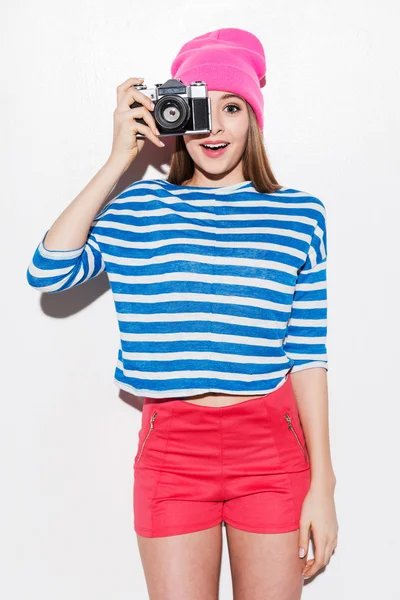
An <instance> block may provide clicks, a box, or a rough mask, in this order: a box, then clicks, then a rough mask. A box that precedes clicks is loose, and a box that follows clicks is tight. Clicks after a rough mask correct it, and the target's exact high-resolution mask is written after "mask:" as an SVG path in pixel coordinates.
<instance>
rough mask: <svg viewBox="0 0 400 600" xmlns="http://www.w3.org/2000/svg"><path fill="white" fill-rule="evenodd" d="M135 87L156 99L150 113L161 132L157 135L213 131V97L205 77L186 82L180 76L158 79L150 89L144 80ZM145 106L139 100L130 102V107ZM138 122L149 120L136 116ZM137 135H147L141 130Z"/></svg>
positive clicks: (139, 136)
mask: <svg viewBox="0 0 400 600" xmlns="http://www.w3.org/2000/svg"><path fill="white" fill-rule="evenodd" d="M132 87H134V88H136V89H138V90H140V91H141V92H142V93H143V94H145V95H146V96H148V97H149V98H150V99H151V100H152V102H153V103H154V110H153V111H151V114H152V115H153V117H154V120H155V122H156V127H157V129H158V131H159V132H160V135H159V136H157V137H162V136H168V135H184V134H185V135H187V134H196V133H210V131H211V127H212V126H211V100H210V98H209V97H208V95H207V85H206V83H205V82H204V81H193V82H192V83H191V84H190V85H188V86H186V85H184V84H183V83H182V81H181V80H180V79H168V81H166V82H165V83H156V84H155V87H154V88H149V89H147V86H146V85H144V84H143V83H139V84H136V85H133V86H132ZM137 106H142V104H140V103H139V102H134V103H133V104H130V105H129V108H136V107H137ZM136 121H137V122H138V123H143V124H144V125H147V123H146V122H145V121H144V120H143V119H141V118H137V119H136ZM136 137H137V138H144V137H146V136H144V135H143V134H141V133H137V134H136Z"/></svg>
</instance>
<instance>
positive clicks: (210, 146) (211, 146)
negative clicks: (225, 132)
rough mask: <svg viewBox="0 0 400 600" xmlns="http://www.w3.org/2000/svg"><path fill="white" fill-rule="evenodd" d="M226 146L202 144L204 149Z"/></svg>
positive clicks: (223, 146) (223, 145)
mask: <svg viewBox="0 0 400 600" xmlns="http://www.w3.org/2000/svg"><path fill="white" fill-rule="evenodd" d="M227 145H228V144H203V146H204V148H225V146H227Z"/></svg>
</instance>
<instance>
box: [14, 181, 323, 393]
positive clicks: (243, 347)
mask: <svg viewBox="0 0 400 600" xmlns="http://www.w3.org/2000/svg"><path fill="white" fill-rule="evenodd" d="M46 234H47V232H46ZM46 234H45V235H44V237H43V239H42V241H41V242H40V243H39V245H38V247H37V248H36V250H35V252H34V254H33V257H32V260H31V263H30V265H29V267H28V270H27V274H26V277H27V281H28V283H29V284H30V285H31V286H32V287H34V288H35V289H37V290H39V291H41V292H46V293H54V292H60V291H62V290H66V289H68V288H71V287H73V286H77V285H80V284H81V283H83V282H85V281H87V280H88V279H91V278H93V277H96V276H97V275H99V274H100V273H101V272H102V271H106V272H107V275H108V279H109V282H110V287H111V291H112V294H113V299H114V303H115V309H116V312H117V318H118V324H119V332H120V348H119V350H118V359H117V365H116V368H115V373H114V383H115V384H116V385H117V386H118V387H119V388H122V389H124V390H127V391H128V392H131V393H133V394H135V395H137V396H142V397H153V398H164V397H173V398H184V397H186V396H192V395H197V394H203V393H206V392H217V393H225V394H242V395H243V394H244V395H253V394H254V395H256V394H260V395H264V394H267V393H269V392H272V391H274V390H275V389H277V388H278V387H280V386H281V385H282V384H283V383H284V382H285V381H286V379H287V375H288V373H289V371H291V372H295V371H299V370H301V369H307V368H310V367H324V368H325V369H327V368H328V366H327V351H326V335H327V287H326V252H327V242H326V212H325V207H324V205H323V203H322V202H321V200H319V199H318V198H316V197H314V196H312V195H310V194H308V193H305V192H301V191H299V190H295V189H291V188H283V189H281V190H279V191H277V192H274V193H270V194H266V193H259V192H257V190H256V189H255V188H254V187H253V185H252V182H251V181H246V182H242V183H238V184H235V185H230V186H223V187H219V188H207V187H193V186H191V187H187V186H178V185H174V184H171V183H168V182H167V181H165V180H164V179H146V180H142V181H137V182H135V183H133V184H131V185H129V186H128V187H127V188H125V190H123V192H121V193H120V194H119V195H118V196H116V197H115V198H113V199H112V200H111V201H110V202H109V203H108V204H107V205H106V206H105V207H104V208H103V210H102V211H101V212H100V213H98V214H97V215H96V217H95V218H94V220H93V222H92V224H91V227H90V230H89V235H88V239H87V242H86V243H85V244H84V245H83V246H81V247H80V248H77V249H76V250H49V249H47V248H46V247H45V246H44V243H43V242H44V240H45V237H46Z"/></svg>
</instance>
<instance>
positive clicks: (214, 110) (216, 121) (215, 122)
mask: <svg viewBox="0 0 400 600" xmlns="http://www.w3.org/2000/svg"><path fill="white" fill-rule="evenodd" d="M218 131H223V126H222V123H221V115H220V114H219V113H218V103H216V102H213V101H212V100H211V133H212V134H213V135H215V134H216V133H218Z"/></svg>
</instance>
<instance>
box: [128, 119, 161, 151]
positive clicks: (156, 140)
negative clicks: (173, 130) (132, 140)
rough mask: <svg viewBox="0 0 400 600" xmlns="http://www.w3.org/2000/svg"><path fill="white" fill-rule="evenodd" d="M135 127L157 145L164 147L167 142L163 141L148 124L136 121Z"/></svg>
mask: <svg viewBox="0 0 400 600" xmlns="http://www.w3.org/2000/svg"><path fill="white" fill-rule="evenodd" d="M135 129H136V130H137V131H138V132H139V133H141V134H143V135H144V136H145V137H147V138H148V139H149V140H150V141H151V142H153V143H154V144H155V145H156V146H158V147H159V148H164V146H165V144H164V142H162V141H161V140H160V139H159V138H158V137H157V136H156V135H155V134H154V133H153V132H152V131H151V129H150V127H148V126H147V125H144V124H143V123H138V122H137V121H135Z"/></svg>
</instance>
